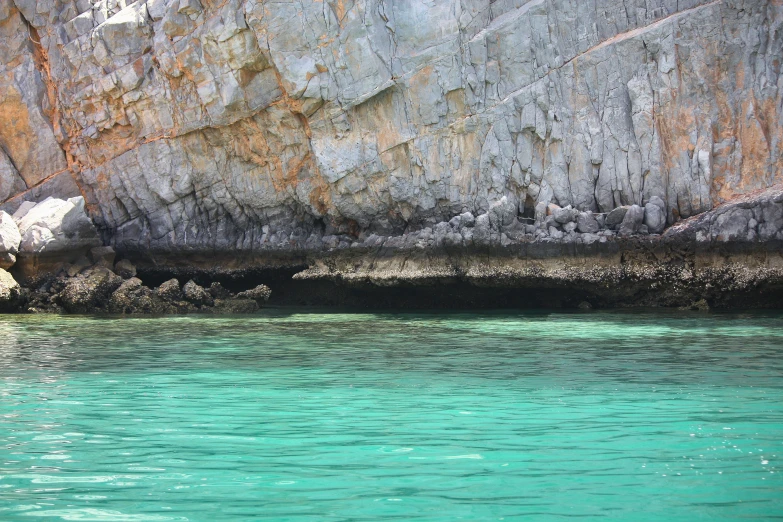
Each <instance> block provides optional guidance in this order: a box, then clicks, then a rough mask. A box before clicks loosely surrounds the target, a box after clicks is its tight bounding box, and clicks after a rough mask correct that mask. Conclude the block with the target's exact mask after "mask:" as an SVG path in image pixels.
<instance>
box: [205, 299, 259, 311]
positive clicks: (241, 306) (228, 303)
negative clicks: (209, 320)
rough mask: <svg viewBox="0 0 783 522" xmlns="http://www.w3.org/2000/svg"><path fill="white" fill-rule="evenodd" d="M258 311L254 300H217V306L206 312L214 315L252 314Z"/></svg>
mask: <svg viewBox="0 0 783 522" xmlns="http://www.w3.org/2000/svg"><path fill="white" fill-rule="evenodd" d="M258 309H259V306H258V303H257V302H256V301H255V300H254V299H215V305H214V306H213V307H212V308H211V309H208V310H206V311H207V312H210V313H214V314H252V313H253V312H257V311H258Z"/></svg>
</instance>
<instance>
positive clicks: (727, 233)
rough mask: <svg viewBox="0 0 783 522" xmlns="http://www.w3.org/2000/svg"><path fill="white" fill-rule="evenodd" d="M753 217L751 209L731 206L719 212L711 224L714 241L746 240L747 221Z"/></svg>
mask: <svg viewBox="0 0 783 522" xmlns="http://www.w3.org/2000/svg"><path fill="white" fill-rule="evenodd" d="M751 219H753V211H752V210H750V209H746V208H739V207H733V208H728V209H726V210H725V211H724V212H720V213H719V214H718V215H717V217H716V218H715V221H714V222H713V224H712V227H711V232H712V238H713V239H714V240H716V241H721V242H726V241H737V240H740V241H742V240H747V238H748V222H749V221H750V220H751Z"/></svg>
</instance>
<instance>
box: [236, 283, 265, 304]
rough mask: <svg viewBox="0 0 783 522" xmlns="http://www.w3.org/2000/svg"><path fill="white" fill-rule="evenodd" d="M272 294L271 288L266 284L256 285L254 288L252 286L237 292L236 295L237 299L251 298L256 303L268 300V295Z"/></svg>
mask: <svg viewBox="0 0 783 522" xmlns="http://www.w3.org/2000/svg"><path fill="white" fill-rule="evenodd" d="M271 295H272V290H270V289H269V287H268V286H266V285H258V286H257V287H255V288H252V289H250V290H245V291H244V292H239V293H238V294H237V296H236V298H237V299H253V300H254V301H256V302H257V303H258V304H261V303H263V302H265V301H268V300H269V297H270V296H271Z"/></svg>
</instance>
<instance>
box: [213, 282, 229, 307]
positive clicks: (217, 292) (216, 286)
mask: <svg viewBox="0 0 783 522" xmlns="http://www.w3.org/2000/svg"><path fill="white" fill-rule="evenodd" d="M209 295H211V296H212V297H214V298H215V299H230V298H231V295H232V294H231V292H229V291H228V289H227V288H226V287H224V286H223V285H221V284H220V283H218V282H217V281H214V282H213V283H212V284H211V285H209ZM215 306H217V305H215Z"/></svg>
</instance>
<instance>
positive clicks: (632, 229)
mask: <svg viewBox="0 0 783 522" xmlns="http://www.w3.org/2000/svg"><path fill="white" fill-rule="evenodd" d="M610 215H611V214H610ZM643 220H644V209H643V208H642V207H640V206H639V205H631V206H630V207H628V210H627V211H626V213H625V216H624V217H623V221H622V223H620V231H619V232H620V235H621V236H630V235H632V234H636V233H638V232H639V227H641V225H642V221H643Z"/></svg>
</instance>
